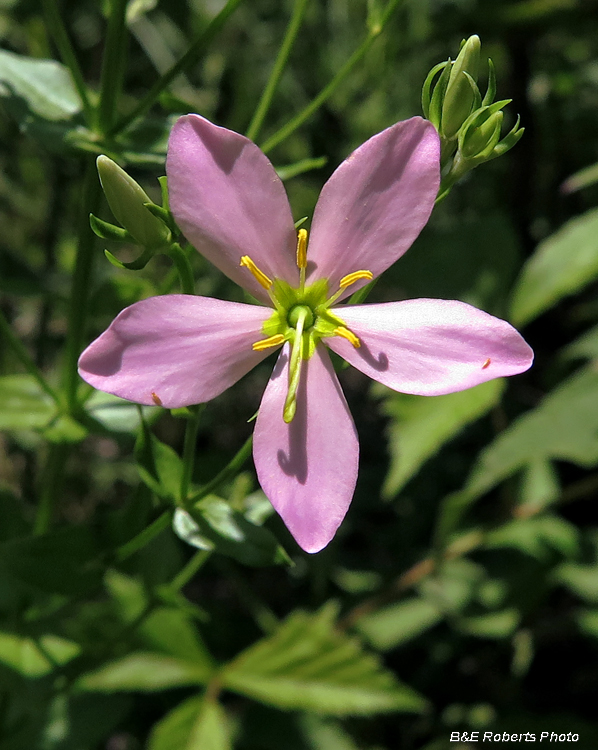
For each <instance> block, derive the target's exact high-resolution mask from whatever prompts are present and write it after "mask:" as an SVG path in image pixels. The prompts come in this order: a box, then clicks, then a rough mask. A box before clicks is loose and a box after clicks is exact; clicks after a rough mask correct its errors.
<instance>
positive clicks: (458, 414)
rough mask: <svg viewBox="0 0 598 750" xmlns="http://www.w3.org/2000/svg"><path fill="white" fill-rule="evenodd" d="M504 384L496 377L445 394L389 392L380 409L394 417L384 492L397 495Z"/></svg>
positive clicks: (497, 396)
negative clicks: (423, 394)
mask: <svg viewBox="0 0 598 750" xmlns="http://www.w3.org/2000/svg"><path fill="white" fill-rule="evenodd" d="M504 385H505V384H504V380H502V379H497V380H490V381H489V382H487V383H482V384H481V385H478V386H476V387H475V388H470V389H469V390H466V391H460V392H459V393H451V394H449V395H447V396H433V397H426V396H410V395H407V394H404V393H392V395H389V396H388V397H387V398H386V399H385V400H384V404H383V410H384V412H385V413H386V414H388V415H389V416H391V417H393V421H392V422H391V423H390V426H389V433H388V436H389V451H390V456H391V460H390V469H389V473H388V476H387V477H386V480H385V482H384V487H383V489H382V494H383V496H384V497H386V498H391V497H393V496H394V495H396V494H397V492H399V490H400V489H401V488H402V487H403V486H404V485H405V483H406V482H407V481H408V480H409V479H410V478H411V477H412V476H413V475H414V474H415V473H416V472H417V471H418V470H419V469H420V467H421V466H422V465H423V464H424V463H425V462H426V461H427V460H428V459H429V458H431V457H432V456H433V455H434V454H435V453H436V452H437V451H438V450H439V449H440V448H441V447H442V445H444V443H446V442H447V441H448V440H450V439H451V438H453V437H454V436H455V435H457V434H458V433H459V431H460V430H461V429H463V427H464V426H465V425H466V424H469V423H470V422H472V421H474V420H475V419H478V418H479V417H481V416H483V415H484V414H485V413H486V412H488V411H489V410H490V409H491V408H492V407H493V406H495V405H496V404H497V403H498V401H499V400H500V397H501V394H502V392H503V390H504Z"/></svg>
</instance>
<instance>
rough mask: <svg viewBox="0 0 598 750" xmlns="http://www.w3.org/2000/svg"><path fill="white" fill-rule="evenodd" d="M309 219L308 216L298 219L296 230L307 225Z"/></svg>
mask: <svg viewBox="0 0 598 750" xmlns="http://www.w3.org/2000/svg"><path fill="white" fill-rule="evenodd" d="M307 219H308V217H307V216H303V217H302V218H301V219H298V220H297V221H296V222H295V229H299V227H300V226H302V225H303V224H305V222H306V221H307Z"/></svg>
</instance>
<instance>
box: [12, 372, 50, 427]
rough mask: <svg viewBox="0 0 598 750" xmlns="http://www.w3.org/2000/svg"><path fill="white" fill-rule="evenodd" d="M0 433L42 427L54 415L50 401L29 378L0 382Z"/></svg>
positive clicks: (33, 379) (35, 382)
mask: <svg viewBox="0 0 598 750" xmlns="http://www.w3.org/2000/svg"><path fill="white" fill-rule="evenodd" d="M0 394H1V396H0V430H31V429H39V428H42V427H45V426H46V425H48V424H49V422H50V420H51V419H52V417H53V416H54V415H55V413H56V407H55V405H54V403H53V402H52V399H51V398H50V397H49V396H48V394H47V393H45V392H44V391H43V390H42V389H41V388H40V386H39V384H38V383H37V381H36V380H35V378H33V377H32V376H31V375H6V376H4V377H1V378H0Z"/></svg>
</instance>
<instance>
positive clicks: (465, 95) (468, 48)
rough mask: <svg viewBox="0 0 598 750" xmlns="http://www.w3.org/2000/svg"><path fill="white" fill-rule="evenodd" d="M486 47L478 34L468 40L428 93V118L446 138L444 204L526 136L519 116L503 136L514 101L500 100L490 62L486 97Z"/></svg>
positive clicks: (436, 71) (428, 84)
mask: <svg viewBox="0 0 598 750" xmlns="http://www.w3.org/2000/svg"><path fill="white" fill-rule="evenodd" d="M480 47H481V45H480V38H479V37H478V36H477V35H474V36H470V37H469V39H467V40H464V41H463V42H462V43H461V50H460V52H459V55H458V56H457V59H456V60H455V61H452V60H451V59H450V58H449V59H448V60H446V61H445V62H442V63H439V64H438V65H436V66H434V67H433V68H432V70H431V71H430V73H429V74H428V77H427V78H426V80H425V82H424V86H423V89H422V107H423V111H424V115H425V117H426V118H427V119H428V120H430V122H431V123H432V124H433V125H434V127H435V128H436V130H437V131H438V134H439V135H440V142H441V169H442V182H441V185H440V191H439V193H438V200H442V198H444V197H445V196H446V195H447V194H448V192H449V190H450V189H451V187H452V186H453V185H454V184H455V182H457V180H458V179H460V178H461V177H462V176H463V175H464V174H465V173H466V172H469V170H471V169H473V168H474V167H477V166H478V164H482V163H483V162H486V161H490V160H491V159H495V158H496V157H497V156H502V154H505V153H506V152H507V151H509V150H510V149H511V148H513V146H514V145H515V144H516V143H517V141H518V140H519V139H520V138H521V136H522V135H523V131H524V129H523V128H521V127H519V117H517V122H516V123H515V125H514V126H513V128H512V129H511V130H510V132H509V133H507V135H506V136H504V138H501V129H502V121H503V112H502V110H503V108H504V107H505V106H506V105H507V104H509V103H510V102H511V99H502V100H500V101H498V102H495V101H494V97H495V95H496V75H495V73H494V65H493V64H492V60H490V59H489V60H488V87H487V90H486V93H485V95H484V97H483V98H482V95H481V93H480V90H479V88H478V72H479V66H480Z"/></svg>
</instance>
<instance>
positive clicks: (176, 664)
mask: <svg viewBox="0 0 598 750" xmlns="http://www.w3.org/2000/svg"><path fill="white" fill-rule="evenodd" d="M210 675H211V670H210V668H209V667H208V665H207V664H205V663H203V664H202V663H201V662H197V661H187V660H185V659H177V658H175V657H172V656H163V655H161V654H155V653H151V652H145V651H137V652H135V653H133V654H129V655H128V656H125V657H123V658H122V659H117V660H116V661H112V662H109V663H108V664H106V665H104V666H103V667H101V668H100V669H97V670H94V671H93V672H88V673H87V674H85V675H83V676H82V677H81V678H80V679H79V680H78V681H77V683H76V686H77V688H78V689H80V690H86V691H99V692H106V693H112V692H116V691H132V692H143V693H147V692H153V691H155V690H166V689H168V688H174V687H183V686H186V685H203V684H205V683H206V682H207V681H208V680H209V678H210Z"/></svg>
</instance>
